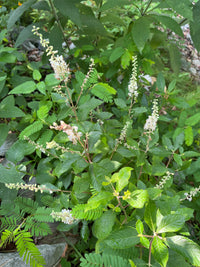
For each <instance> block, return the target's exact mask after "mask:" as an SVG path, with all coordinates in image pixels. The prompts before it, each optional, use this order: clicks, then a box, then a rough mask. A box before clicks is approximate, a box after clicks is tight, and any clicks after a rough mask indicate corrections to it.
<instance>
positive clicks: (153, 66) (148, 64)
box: [0, 0, 200, 267]
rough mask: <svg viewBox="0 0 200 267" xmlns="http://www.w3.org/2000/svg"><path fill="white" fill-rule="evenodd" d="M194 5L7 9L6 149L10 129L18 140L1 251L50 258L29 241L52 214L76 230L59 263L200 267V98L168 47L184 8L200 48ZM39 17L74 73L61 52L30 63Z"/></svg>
mask: <svg viewBox="0 0 200 267" xmlns="http://www.w3.org/2000/svg"><path fill="white" fill-rule="evenodd" d="M191 2H192V1H189V0H184V1H181V2H180V1H179V0H173V1H171V0H165V1H135V2H134V3H132V2H131V1H128V0H116V1H113V0H106V1H101V0H96V1H90V0H88V1H80V0H75V1H69V0H67V1H64V0H62V1H61V0H54V1H49V2H47V1H35V0H29V1H24V3H23V4H22V5H21V6H19V7H17V6H16V4H15V5H14V8H15V9H14V10H13V11H11V12H10V13H9V14H8V11H6V12H7V13H6V14H7V15H6V16H7V18H8V17H9V19H8V25H7V28H8V32H7V30H5V29H3V30H2V31H1V33H0V70H1V75H0V99H1V103H0V118H1V119H2V124H1V125H0V126H1V127H0V137H1V141H0V142H1V144H0V145H4V143H5V142H6V141H7V137H8V136H9V134H8V133H9V132H10V131H11V132H14V133H15V134H16V136H17V140H16V141H14V144H12V145H11V146H10V147H9V148H8V149H7V151H6V153H5V158H6V160H8V161H11V163H10V164H7V165H6V166H3V165H0V183H1V189H0V198H1V210H0V215H1V216H0V220H1V246H2V247H3V246H6V245H7V244H8V243H10V242H14V243H16V246H17V250H18V252H19V254H20V256H21V257H23V259H24V261H26V262H28V263H29V264H30V265H31V266H43V265H44V261H43V259H42V257H41V255H40V253H39V251H38V250H37V248H36V246H35V245H34V243H33V240H32V236H33V237H34V236H36V237H40V236H46V235H48V234H51V229H50V227H49V224H48V223H53V222H54V221H55V220H56V221H60V222H59V225H58V228H57V229H58V230H59V231H64V232H69V231H71V229H73V232H71V233H69V235H70V234H72V233H73V234H75V235H79V234H80V240H79V241H78V242H77V243H76V244H75V245H74V244H70V242H68V244H69V246H71V247H72V248H73V251H72V253H70V254H71V255H69V258H70V259H67V263H66V261H65V260H63V261H62V264H63V266H65V265H66V266H70V264H73V265H80V266H114V267H115V266H145V265H148V266H155V267H156V266H164V267H165V266H168V265H170V266H177V264H178V263H179V264H181V265H182V266H187V267H188V265H189V264H192V265H194V266H199V265H200V262H199V255H200V248H199V245H198V238H196V237H194V235H193V233H194V232H195V231H197V230H196V229H198V221H199V218H200V217H199V216H200V212H199V206H200V203H199V191H200V188H199V181H200V175H199V163H200V158H199V157H200V153H199V144H200V137H199V134H200V130H199V120H200V119H199V118H200V116H199V114H200V112H199V105H198V102H197V100H193V99H192V100H191V99H189V100H188V99H187V98H184V97H180V94H179V90H178V89H179V88H180V87H179V88H178V86H179V85H178V80H179V78H180V77H178V75H179V71H180V67H181V65H180V63H181V61H180V53H179V49H178V47H177V44H176V43H174V41H173V40H172V39H170V38H169V40H168V41H167V42H166V40H167V37H168V36H170V35H171V33H172V32H174V33H176V34H178V35H180V36H183V33H182V29H181V27H180V25H181V24H182V22H183V21H182V18H181V16H183V17H184V18H183V19H184V20H187V22H188V23H189V24H190V29H191V35H192V39H193V41H194V44H195V46H196V48H197V49H199V37H198V36H199V35H198V32H199V23H197V22H198V21H199V16H198V13H199V2H200V1H195V3H193V4H192V3H191ZM5 6H6V7H8V4H6V3H5ZM30 10H31V11H30ZM0 11H1V10H0ZM27 13H28V15H29V20H28V22H27V21H26V20H25V17H26V14H27ZM0 21H1V19H0ZM22 21H23V26H24V29H23V30H22V31H21V33H19V36H18V37H17V40H16V41H15V40H14V39H13V37H12V31H11V30H13V31H15V30H16V28H17V27H18V25H19V26H20V24H21V23H22ZM32 24H34V25H36V26H38V25H39V27H40V30H39V32H43V30H44V32H43V35H44V39H49V40H50V45H53V46H54V49H55V50H58V55H61V54H63V55H64V58H65V59H66V58H67V60H68V61H69V62H70V69H69V70H68V71H67V72H70V74H69V73H67V77H68V78H69V80H68V81H67V82H66V80H63V73H62V75H61V76H62V77H60V76H59V77H60V78H59V79H57V78H56V77H58V76H57V75H58V73H56V74H57V75H56V76H55V74H54V73H52V70H51V69H50V67H51V66H50V65H49V63H48V59H49V58H48V56H51V53H50V54H49V55H48V56H45V55H44V56H43V57H42V58H41V61H39V62H30V61H29V59H28V58H27V55H28V54H29V52H28V53H26V54H27V55H26V54H25V53H23V52H19V51H17V49H16V48H19V47H20V51H22V50H23V45H24V41H25V40H27V39H29V40H30V42H32V41H33V40H34V41H33V42H35V41H36V42H37V41H38V40H36V39H37V38H38V36H35V35H34V36H33V33H32V32H31V30H32ZM2 25H3V24H2ZM1 27H2V28H3V26H1ZM32 38H33V39H32ZM8 40H11V42H13V44H14V46H15V48H14V47H10V41H8ZM71 43H72V44H71ZM62 44H63V45H62ZM46 48H47V47H45V49H46ZM38 49H39V50H40V49H41V48H40V47H38ZM48 51H49V50H48ZM133 56H134V58H135V57H137V62H136V61H135V62H134V61H133V70H131V62H132V58H133ZM90 58H92V59H93V60H92V62H93V61H94V64H93V63H90ZM57 59H58V58H57ZM52 60H54V61H56V58H55V57H51V63H52ZM16 62H17V64H16ZM94 65H95V67H94ZM56 66H57V68H58V66H59V67H61V68H62V69H65V68H66V66H65V65H64V64H63V66H62V62H59V64H57V65H56ZM88 66H89V71H87V69H88ZM167 69H169V70H170V71H168V72H167ZM54 71H55V72H56V71H57V70H55V69H54ZM171 71H173V73H174V74H173V75H174V76H176V78H175V79H171V77H172V75H171V74H170V75H169V73H170V72H171ZM143 74H149V76H146V77H148V78H151V77H152V76H153V78H151V80H152V81H151V82H148V80H146V81H145V79H146V78H145V76H144V77H143ZM165 77H167V79H165ZM155 100H156V101H155ZM153 103H154V104H153ZM155 103H157V106H156V104H155ZM152 121H153V122H152ZM33 176H34V179H35V180H36V182H35V183H36V185H33V184H31V183H28V184H26V183H25V180H26V179H29V178H30V179H31V178H32V177H33ZM8 183H11V184H12V185H10V186H9V185H7V184H8ZM21 183H22V185H21V189H22V190H20V191H19V190H18V189H19V188H20V185H19V184H21ZM13 184H14V185H13ZM7 187H8V188H11V189H12V191H11V189H8V188H7ZM38 188H40V189H38ZM14 189H17V190H18V191H17V190H14ZM28 189H30V190H32V195H33V198H32V199H31V198H25V197H23V194H24V193H27V192H26V191H25V190H28ZM13 192H14V193H13ZM17 194H18V195H17ZM19 195H21V196H22V197H19ZM33 199H34V200H33ZM193 199H194V201H193ZM52 214H54V217H53V215H52ZM55 214H57V217H56V215H55ZM195 233H196V232H195ZM185 236H188V237H185ZM193 240H194V241H195V242H196V243H195V242H194V241H193ZM70 251H71V250H70ZM79 251H80V252H79ZM85 252H87V254H85V256H84V257H83V256H82V255H83V254H84V253H85ZM81 253H82V254H81ZM172 259H174V261H173V260H172ZM69 262H71V263H70V264H68V263H69Z"/></svg>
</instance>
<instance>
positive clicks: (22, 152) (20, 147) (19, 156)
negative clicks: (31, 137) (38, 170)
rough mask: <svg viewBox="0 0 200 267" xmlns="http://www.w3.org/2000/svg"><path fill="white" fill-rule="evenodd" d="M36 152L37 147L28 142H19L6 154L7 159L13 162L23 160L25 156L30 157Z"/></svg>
mask: <svg viewBox="0 0 200 267" xmlns="http://www.w3.org/2000/svg"><path fill="white" fill-rule="evenodd" d="M34 150H35V147H34V146H33V145H31V144H29V143H28V142H27V141H22V140H17V142H15V143H14V144H13V145H12V146H11V147H10V148H9V149H8V151H7V152H6V158H7V159H8V160H10V161H12V162H15V163H17V162H19V161H21V160H23V158H24V156H26V155H30V154H31V153H33V152H34Z"/></svg>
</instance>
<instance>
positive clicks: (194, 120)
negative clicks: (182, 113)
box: [185, 112, 200, 126]
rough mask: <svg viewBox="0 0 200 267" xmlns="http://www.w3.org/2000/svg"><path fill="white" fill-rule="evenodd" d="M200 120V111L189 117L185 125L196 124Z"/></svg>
mask: <svg viewBox="0 0 200 267" xmlns="http://www.w3.org/2000/svg"><path fill="white" fill-rule="evenodd" d="M199 121H200V112H198V113H196V114H195V115H193V116H192V117H190V118H188V119H187V120H186V121H185V125H188V126H194V125H196V124H197V123H199Z"/></svg>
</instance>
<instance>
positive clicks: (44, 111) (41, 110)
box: [37, 105, 49, 120]
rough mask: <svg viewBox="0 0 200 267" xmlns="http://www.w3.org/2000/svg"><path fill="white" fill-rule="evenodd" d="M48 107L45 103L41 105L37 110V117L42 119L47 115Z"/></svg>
mask: <svg viewBox="0 0 200 267" xmlns="http://www.w3.org/2000/svg"><path fill="white" fill-rule="evenodd" d="M48 112H49V107H48V106H47V105H44V106H41V107H40V108H39V109H38V111H37V116H38V118H39V119H41V120H44V119H45V118H46V117H47V116H48Z"/></svg>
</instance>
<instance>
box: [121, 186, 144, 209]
mask: <svg viewBox="0 0 200 267" xmlns="http://www.w3.org/2000/svg"><path fill="white" fill-rule="evenodd" d="M148 198H149V196H148V193H147V190H143V189H141V190H135V191H133V192H132V193H131V195H130V197H129V198H127V199H126V201H127V202H128V203H129V204H130V205H131V206H132V207H133V208H137V209H141V208H143V207H144V204H145V203H146V202H147V200H148Z"/></svg>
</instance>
